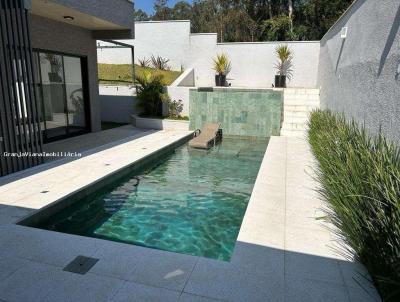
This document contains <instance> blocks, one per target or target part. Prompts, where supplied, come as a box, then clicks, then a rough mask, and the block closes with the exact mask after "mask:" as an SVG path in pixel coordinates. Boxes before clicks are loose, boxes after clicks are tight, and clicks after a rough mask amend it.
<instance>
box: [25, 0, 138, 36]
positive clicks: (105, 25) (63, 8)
mask: <svg viewBox="0 0 400 302" xmlns="http://www.w3.org/2000/svg"><path fill="white" fill-rule="evenodd" d="M25 5H26V7H27V8H28V9H29V10H30V12H31V14H33V15H38V16H41V17H45V18H48V19H51V20H55V21H58V22H63V23H67V24H70V25H73V26H78V27H82V28H85V29H88V30H91V31H92V33H93V38H95V39H131V38H134V26H135V25H134V7H133V3H132V1H129V0H113V1H109V0H25ZM66 16H70V17H72V18H73V19H72V18H69V19H68V18H67V19H66V18H65V17H66Z"/></svg>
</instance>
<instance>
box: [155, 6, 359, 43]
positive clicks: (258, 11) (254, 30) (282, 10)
mask: <svg viewBox="0 0 400 302" xmlns="http://www.w3.org/2000/svg"><path fill="white" fill-rule="evenodd" d="M352 1H353V0H194V1H193V3H192V4H189V3H188V2H186V1H179V2H178V3H176V5H175V6H174V7H173V8H169V7H168V1H167V0H157V1H155V3H154V10H155V14H154V16H153V17H152V19H153V20H169V19H170V20H182V19H190V20H191V21H192V32H194V33H196V32H217V33H218V41H228V42H231V41H232V42H247V41H265V40H267V41H276V40H318V39H321V38H322V36H323V35H324V34H325V33H326V31H327V30H328V29H329V28H330V27H331V26H332V24H333V23H334V22H335V21H336V20H337V19H338V18H339V17H340V15H341V14H342V13H343V12H344V11H345V10H346V9H347V8H348V7H349V5H350V4H351V3H352Z"/></svg>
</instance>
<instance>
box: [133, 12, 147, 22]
mask: <svg viewBox="0 0 400 302" xmlns="http://www.w3.org/2000/svg"><path fill="white" fill-rule="evenodd" d="M149 20H150V17H149V16H148V15H147V14H146V12H145V11H142V10H141V9H138V10H137V11H135V21H149Z"/></svg>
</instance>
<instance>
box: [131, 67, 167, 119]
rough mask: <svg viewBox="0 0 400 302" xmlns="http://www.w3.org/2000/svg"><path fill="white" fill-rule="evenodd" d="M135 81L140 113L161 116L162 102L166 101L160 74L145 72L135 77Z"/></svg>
mask: <svg viewBox="0 0 400 302" xmlns="http://www.w3.org/2000/svg"><path fill="white" fill-rule="evenodd" d="M136 81H137V85H136V94H137V99H138V101H139V102H138V107H139V108H141V109H142V111H143V112H142V113H143V114H144V115H149V116H162V103H163V102H164V101H168V94H166V93H165V92H164V86H163V82H162V81H163V78H162V76H161V75H154V74H152V73H151V72H147V73H144V74H143V75H142V76H140V77H137V79H136Z"/></svg>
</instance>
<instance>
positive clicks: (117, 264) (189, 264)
mask: <svg viewBox="0 0 400 302" xmlns="http://www.w3.org/2000/svg"><path fill="white" fill-rule="evenodd" d="M98 247H99V248H98V250H97V252H96V254H95V257H96V258H99V259H100V261H99V262H98V263H97V264H96V266H95V267H94V268H93V273H96V274H106V275H110V276H116V277H119V278H122V279H124V280H128V281H132V282H138V283H142V284H147V285H151V286H156V287H162V288H166V289H171V290H178V291H181V290H183V288H184V286H185V283H186V281H187V279H188V278H189V275H190V273H191V272H192V270H193V268H194V266H195V264H196V262H197V260H198V257H194V256H190V255H185V254H178V253H172V252H168V251H162V250H156V249H151V248H145V247H140V246H135V245H128V244H119V243H114V242H106V241H104V242H101V243H100V244H99V245H98Z"/></svg>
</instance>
